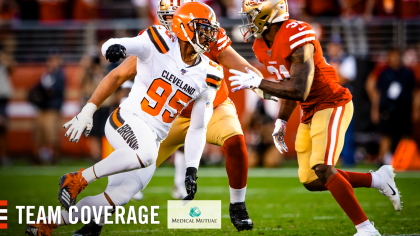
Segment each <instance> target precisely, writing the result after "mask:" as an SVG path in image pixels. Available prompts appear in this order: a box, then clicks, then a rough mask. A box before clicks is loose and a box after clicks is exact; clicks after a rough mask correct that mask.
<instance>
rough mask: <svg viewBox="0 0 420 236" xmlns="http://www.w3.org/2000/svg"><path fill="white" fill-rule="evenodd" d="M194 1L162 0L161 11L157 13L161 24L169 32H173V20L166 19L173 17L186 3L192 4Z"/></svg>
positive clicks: (160, 2)
mask: <svg viewBox="0 0 420 236" xmlns="http://www.w3.org/2000/svg"><path fill="white" fill-rule="evenodd" d="M191 1H194V0H160V1H159V10H158V11H157V12H156V13H157V16H158V20H159V23H160V24H161V25H162V26H164V27H165V28H166V29H167V30H168V31H172V29H171V24H172V20H168V19H166V17H167V16H173V15H174V13H175V10H176V9H178V7H180V6H182V5H183V4H184V3H187V2H191Z"/></svg>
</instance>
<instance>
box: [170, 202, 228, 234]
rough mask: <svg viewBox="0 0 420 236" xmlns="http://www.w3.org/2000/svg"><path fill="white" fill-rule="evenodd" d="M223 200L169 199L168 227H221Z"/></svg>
mask: <svg viewBox="0 0 420 236" xmlns="http://www.w3.org/2000/svg"><path fill="white" fill-rule="evenodd" d="M221 227H222V202H221V201H220V200H217V201H199V200H193V201H188V202H187V201H168V229H220V228H221Z"/></svg>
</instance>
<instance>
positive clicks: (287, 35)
mask: <svg viewBox="0 0 420 236" xmlns="http://www.w3.org/2000/svg"><path fill="white" fill-rule="evenodd" d="M308 43H312V44H313V45H314V47H315V55H314V61H315V75H314V79H313V82H312V87H311V90H310V92H309V95H308V97H307V99H306V100H305V101H304V102H299V104H300V105H301V107H302V109H303V116H302V120H301V122H302V123H308V122H310V121H311V120H312V116H313V115H314V114H315V112H317V111H319V110H323V109H327V108H334V107H338V106H342V105H345V104H346V103H348V102H349V101H350V100H351V98H352V95H351V93H350V91H349V90H348V89H346V88H343V87H341V86H340V85H339V84H338V75H337V72H336V71H335V70H334V68H333V67H332V66H330V65H329V64H328V63H326V62H325V59H324V57H323V53H322V48H321V45H320V43H319V41H318V39H317V37H316V35H315V31H314V30H312V28H311V26H310V25H309V24H307V23H305V22H303V21H296V20H287V21H285V22H284V23H283V25H282V26H281V28H280V30H279V31H278V32H277V34H276V36H275V38H274V42H273V45H272V46H271V48H268V46H267V44H266V43H265V41H264V39H263V38H260V39H256V40H255V41H254V46H253V50H254V52H255V55H256V56H257V59H258V61H259V62H261V63H263V64H264V65H265V66H266V67H267V70H268V71H269V72H270V73H271V74H274V75H275V76H276V77H277V80H279V81H281V80H285V79H289V78H290V73H289V72H290V67H291V65H292V62H291V61H290V59H289V57H290V55H291V54H292V52H294V51H295V50H296V49H298V48H300V47H302V46H303V45H305V44H308Z"/></svg>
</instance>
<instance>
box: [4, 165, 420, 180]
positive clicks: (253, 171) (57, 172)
mask: <svg viewBox="0 0 420 236" xmlns="http://www.w3.org/2000/svg"><path fill="white" fill-rule="evenodd" d="M84 167H85V168H86V167H87V166H84ZM80 168H81V167H80V166H12V167H1V168H0V176H61V175H63V174H65V173H69V172H75V171H77V170H79V169H80ZM344 170H349V171H353V172H362V173H367V172H369V169H359V168H356V169H344ZM174 172H175V170H174V168H173V167H159V168H157V170H156V172H155V175H154V178H156V177H173V176H174ZM198 173H199V176H200V177H203V178H204V177H211V178H226V177H227V174H226V169H225V168H224V167H218V168H213V167H209V168H206V167H202V168H200V169H199V171H198ZM396 174H397V176H396V178H397V179H399V178H401V179H403V178H404V179H415V178H417V179H419V178H420V172H397V173H396ZM248 177H249V178H297V177H298V172H297V168H275V169H269V168H250V169H249V171H248Z"/></svg>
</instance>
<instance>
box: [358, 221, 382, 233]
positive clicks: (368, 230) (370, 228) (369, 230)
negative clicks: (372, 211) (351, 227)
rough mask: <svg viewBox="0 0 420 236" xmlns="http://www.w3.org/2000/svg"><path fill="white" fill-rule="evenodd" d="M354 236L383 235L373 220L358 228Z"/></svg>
mask: <svg viewBox="0 0 420 236" xmlns="http://www.w3.org/2000/svg"><path fill="white" fill-rule="evenodd" d="M354 236H381V234H380V233H379V231H378V230H377V229H375V226H374V224H373V222H371V224H370V225H369V226H367V227H363V229H360V230H357V233H356V234H355V235H354Z"/></svg>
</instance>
